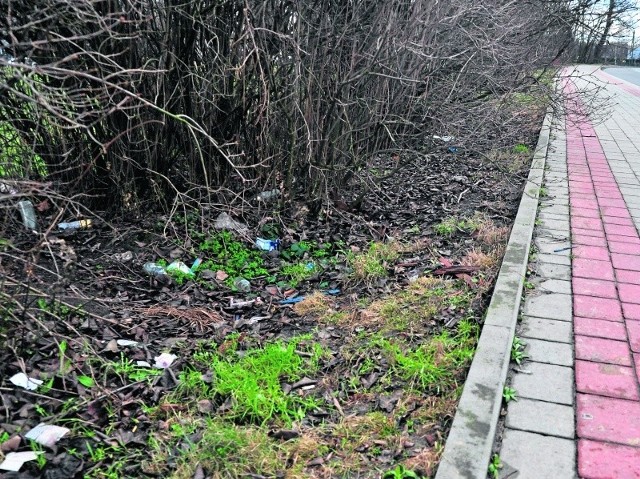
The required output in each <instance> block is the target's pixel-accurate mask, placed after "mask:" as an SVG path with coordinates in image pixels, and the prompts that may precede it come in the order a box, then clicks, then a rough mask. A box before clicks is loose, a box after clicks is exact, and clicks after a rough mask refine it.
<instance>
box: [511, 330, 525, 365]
mask: <svg viewBox="0 0 640 479" xmlns="http://www.w3.org/2000/svg"><path fill="white" fill-rule="evenodd" d="M525 348H526V344H525V343H524V342H523V341H522V340H521V339H520V338H519V337H517V336H516V337H515V338H513V344H512V345H511V360H512V361H514V362H515V363H516V364H518V365H519V364H520V363H522V361H524V360H525V359H526V358H528V357H529V356H527V354H526V353H525Z"/></svg>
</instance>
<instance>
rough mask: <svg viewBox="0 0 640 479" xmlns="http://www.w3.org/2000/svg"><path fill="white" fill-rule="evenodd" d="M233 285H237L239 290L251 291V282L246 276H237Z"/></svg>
mask: <svg viewBox="0 0 640 479" xmlns="http://www.w3.org/2000/svg"><path fill="white" fill-rule="evenodd" d="M233 285H234V286H235V287H236V289H237V290H238V291H243V292H245V293H246V292H248V291H251V283H250V282H249V281H247V280H246V279H244V278H237V279H236V280H235V281H234V282H233Z"/></svg>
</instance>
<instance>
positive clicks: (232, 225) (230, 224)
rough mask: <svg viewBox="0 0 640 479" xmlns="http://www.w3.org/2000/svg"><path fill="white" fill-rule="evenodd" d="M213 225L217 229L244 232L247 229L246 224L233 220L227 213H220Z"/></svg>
mask: <svg viewBox="0 0 640 479" xmlns="http://www.w3.org/2000/svg"><path fill="white" fill-rule="evenodd" d="M213 226H214V227H215V228H216V229H218V230H230V231H236V232H238V233H246V232H247V231H248V230H249V228H247V227H246V225H244V224H242V223H240V222H239V221H236V220H234V219H233V218H232V217H231V216H229V215H228V214H227V213H220V214H219V215H218V217H217V218H216V222H215V223H214V224H213Z"/></svg>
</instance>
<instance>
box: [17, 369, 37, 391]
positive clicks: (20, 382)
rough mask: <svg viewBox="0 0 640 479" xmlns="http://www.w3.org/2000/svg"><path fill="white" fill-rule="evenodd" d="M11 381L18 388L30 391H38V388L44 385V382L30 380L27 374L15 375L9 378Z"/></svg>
mask: <svg viewBox="0 0 640 479" xmlns="http://www.w3.org/2000/svg"><path fill="white" fill-rule="evenodd" d="M9 381H11V382H12V383H13V384H15V385H16V386H18V387H21V388H24V389H26V390H28V391H35V390H36V389H38V386H40V385H41V384H42V381H40V380H39V379H35V378H30V377H29V376H27V375H26V374H25V373H18V374H14V375H13V376H11V377H10V378H9Z"/></svg>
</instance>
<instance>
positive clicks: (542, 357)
mask: <svg viewBox="0 0 640 479" xmlns="http://www.w3.org/2000/svg"><path fill="white" fill-rule="evenodd" d="M556 322H558V323H562V322H563V321H556ZM565 323H566V324H568V325H569V326H571V323H569V322H565ZM526 343H527V348H526V353H527V354H528V355H529V359H530V360H531V361H536V362H539V363H546V364H557V365H559V366H569V367H573V345H572V344H570V343H566V342H564V343H560V342H556V341H548V340H546V339H534V338H531V337H529V338H528V339H527V340H526Z"/></svg>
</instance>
